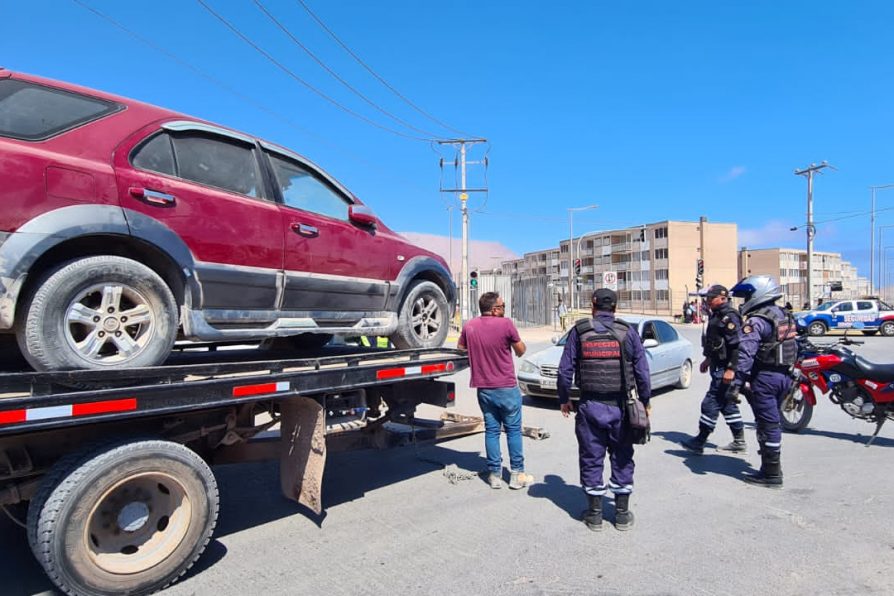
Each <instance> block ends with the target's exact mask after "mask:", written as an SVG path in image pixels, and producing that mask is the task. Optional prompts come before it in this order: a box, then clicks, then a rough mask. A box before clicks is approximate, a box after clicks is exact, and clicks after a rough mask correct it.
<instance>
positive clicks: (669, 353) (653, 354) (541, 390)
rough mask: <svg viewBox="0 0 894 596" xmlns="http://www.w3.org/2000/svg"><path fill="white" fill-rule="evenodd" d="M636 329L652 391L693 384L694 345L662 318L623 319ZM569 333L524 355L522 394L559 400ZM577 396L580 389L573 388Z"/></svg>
mask: <svg viewBox="0 0 894 596" xmlns="http://www.w3.org/2000/svg"><path fill="white" fill-rule="evenodd" d="M620 318H621V319H622V320H623V321H625V322H627V323H630V325H631V326H632V327H633V328H634V329H636V330H637V332H638V333H639V335H640V337H641V338H642V340H643V347H645V348H646V357H647V358H648V360H649V371H650V372H651V380H652V389H660V388H662V387H668V386H674V387H677V388H679V389H686V388H687V387H689V383H691V382H692V358H693V357H692V343H691V342H690V341H689V340H688V339H686V338H684V337H681V336H680V334H679V333H677V330H676V329H674V328H673V327H672V326H671V325H669V324H668V323H667V322H665V321H662V320H661V319H649V318H645V317H637V316H623V317H620ZM566 339H568V334H567V333H566V334H565V335H563V336H562V337H560V338H554V339H553V343H554V344H555V345H553V346H551V347H549V348H546V349H545V350H541V351H539V352H536V353H534V354H531V355H529V356H525V357H524V358H523V359H522V361H521V364H520V366H519V369H518V374H517V377H518V386H519V387H520V388H521V390H522V393H525V394H527V395H532V396H535V397H553V398H557V397H558V390H557V388H556V381H557V379H558V377H559V359H561V357H562V351H563V350H564V349H565V347H564V346H565V340H566ZM572 397H577V388H576V387H575V388H574V389H572Z"/></svg>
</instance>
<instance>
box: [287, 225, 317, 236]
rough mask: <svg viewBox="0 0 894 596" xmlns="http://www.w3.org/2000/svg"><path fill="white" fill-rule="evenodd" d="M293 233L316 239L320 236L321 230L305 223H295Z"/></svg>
mask: <svg viewBox="0 0 894 596" xmlns="http://www.w3.org/2000/svg"><path fill="white" fill-rule="evenodd" d="M292 231H293V232H295V233H296V234H298V235H299V236H305V237H307V238H316V237H317V236H319V235H320V230H318V229H316V228H315V227H313V226H309V225H307V224H303V223H293V224H292Z"/></svg>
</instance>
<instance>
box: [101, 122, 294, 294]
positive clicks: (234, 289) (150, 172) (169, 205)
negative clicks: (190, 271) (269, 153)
mask: <svg viewBox="0 0 894 596" xmlns="http://www.w3.org/2000/svg"><path fill="white" fill-rule="evenodd" d="M258 151H259V150H258V148H257V145H256V144H255V143H254V141H253V140H252V139H250V138H248V137H243V136H241V135H238V134H237V133H231V132H230V131H226V130H224V129H218V128H217V127H212V126H208V125H204V124H200V123H191V122H174V123H168V124H165V125H163V127H162V128H161V129H160V128H159V125H157V124H156V125H153V126H150V127H146V128H144V129H143V130H141V131H139V132H138V133H137V134H134V135H133V136H131V137H130V138H129V139H128V140H127V141H125V142H124V143H123V144H122V145H121V146H120V147H119V149H118V151H116V153H115V158H114V162H115V173H116V176H117V183H118V195H119V199H120V202H121V206H122V207H124V208H125V209H129V210H131V211H135V212H138V213H141V214H143V215H146V216H148V217H149V218H151V219H152V220H155V221H156V222H159V223H160V224H162V225H164V226H166V227H167V228H169V229H171V230H173V231H174V232H175V233H176V234H177V235H178V236H179V237H180V238H181V239H182V240H183V241H184V242H185V243H186V245H187V247H188V248H189V250H190V251H191V252H192V255H193V258H194V259H195V261H196V270H197V273H198V277H199V282H200V283H201V285H202V294H203V304H202V305H201V308H204V309H209V308H210V309H236V310H271V309H274V308H275V307H276V302H277V282H276V280H277V277H278V276H279V275H281V269H282V254H283V235H282V228H281V223H280V218H281V215H280V212H279V207H278V206H277V205H276V203H275V202H274V201H273V200H270V199H269V197H268V195H269V194H270V192H269V190H267V189H266V187H265V185H264V183H263V180H264V177H263V176H262V174H261V169H260V164H259V161H258ZM133 219H138V218H134V217H130V218H129V223H130V224H131V225H137V223H136V222H135V221H131V220H133ZM144 221H145V220H144ZM195 306H198V305H195Z"/></svg>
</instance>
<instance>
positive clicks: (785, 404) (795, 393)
mask: <svg viewBox="0 0 894 596" xmlns="http://www.w3.org/2000/svg"><path fill="white" fill-rule="evenodd" d="M812 416H813V404H811V403H810V402H808V401H807V400H806V399H804V396H803V395H801V390H800V388H799V387H798V386H797V385H795V387H794V388H793V390H792V391H791V392H790V393H789V394H788V395H786V396H785V398H783V400H782V401H781V402H780V404H779V421H780V422H781V423H782V430H784V431H785V432H789V433H798V432H801V431H802V430H804V429H805V428H807V425H808V424H809V423H810V418H811V417H812Z"/></svg>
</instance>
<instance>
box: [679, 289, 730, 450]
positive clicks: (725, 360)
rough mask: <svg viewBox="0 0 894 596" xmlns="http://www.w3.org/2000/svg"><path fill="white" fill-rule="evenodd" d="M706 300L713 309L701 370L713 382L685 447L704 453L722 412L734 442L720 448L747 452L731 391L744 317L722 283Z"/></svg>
mask: <svg viewBox="0 0 894 596" xmlns="http://www.w3.org/2000/svg"><path fill="white" fill-rule="evenodd" d="M705 302H706V303H707V305H708V308H709V309H710V310H711V318H710V319H708V328H707V330H706V331H705V335H704V336H702V354H703V355H704V357H705V359H704V360H703V361H702V363H701V365H700V366H699V370H700V371H701V373H702V374H704V373H706V372H710V374H711V384H710V385H709V386H708V391H707V393H705V397H704V399H702V405H701V416H700V417H699V419H698V434H697V435H696V436H694V437H690V438H688V439H685V440H684V441H683V447H685V448H686V449H688V450H689V451H691V452H693V453H695V454H698V455H701V454H702V453H704V450H705V443H706V442H707V441H708V437H709V436H710V435H711V433H712V432H714V428H715V427H716V426H717V418H718V417H719V416H720V414H721V413H722V414H723V417H724V418H725V419H726V423H727V425H729V429H730V432H732V434H733V441H732V442H731V443H730V444H728V445H725V446H723V447H720V449H721V450H723V451H731V452H734V453H742V452H744V451H745V425H744V423H743V422H742V413H741V412H740V411H739V406H738V405H737V404H736V402H735V400H734V399H733V398H732V396H731V395H730V393H729V389H730V387H733V385H732V382H733V381H734V380H735V378H736V375H735V368H736V362H738V359H739V331H740V330H741V329H742V318H741V317H740V316H739V311H737V310H736V309H735V308H733V306H732V304H730V302H729V290H727V289H726V288H725V287H723V286H721V285H720V284H714V285H713V286H711V287H709V288H708V289H707V291H706V292H705Z"/></svg>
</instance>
